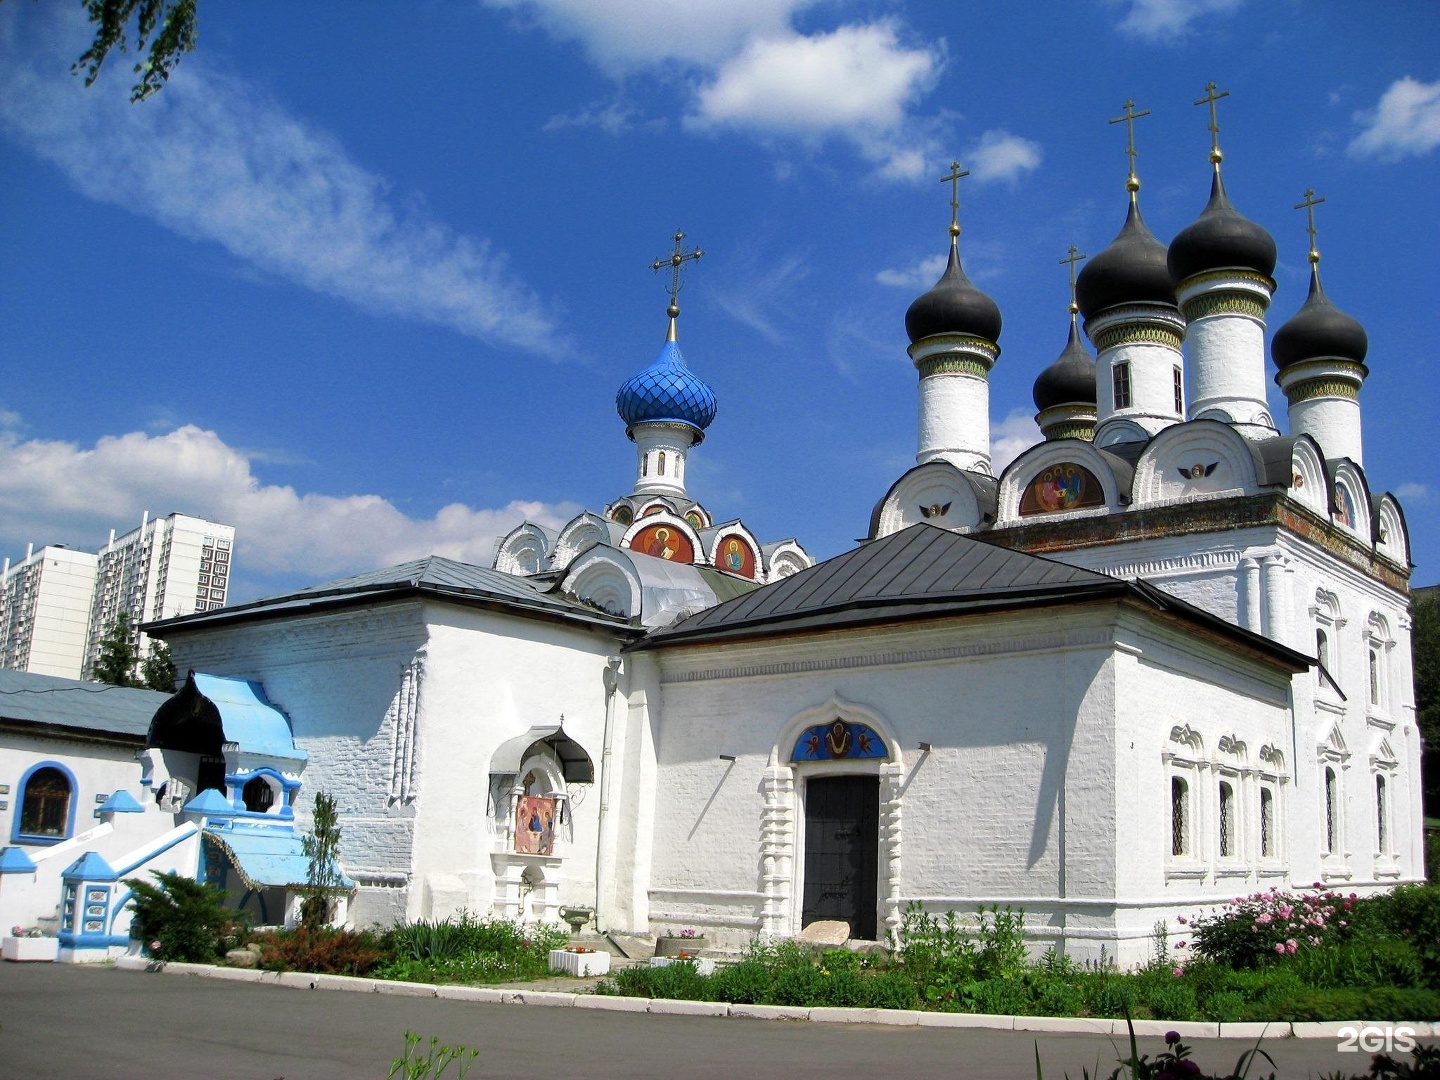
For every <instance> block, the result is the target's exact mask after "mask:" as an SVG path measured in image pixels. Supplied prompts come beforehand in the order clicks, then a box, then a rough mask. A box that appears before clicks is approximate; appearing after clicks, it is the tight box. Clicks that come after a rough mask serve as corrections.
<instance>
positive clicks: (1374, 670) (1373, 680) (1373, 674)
mask: <svg viewBox="0 0 1440 1080" xmlns="http://www.w3.org/2000/svg"><path fill="white" fill-rule="evenodd" d="M1370 704H1371V705H1379V704H1380V653H1379V652H1378V651H1376V650H1375V649H1373V648H1372V649H1371V650H1370Z"/></svg>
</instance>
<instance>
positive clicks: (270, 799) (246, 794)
mask: <svg viewBox="0 0 1440 1080" xmlns="http://www.w3.org/2000/svg"><path fill="white" fill-rule="evenodd" d="M240 795H241V797H242V798H244V800H245V809H246V810H249V811H251V812H252V813H256V814H263V813H265V811H267V810H269V809H270V807H271V806H273V805H274V803H275V792H274V791H273V790H272V789H271V787H270V785H269V784H268V783H266V781H265V778H264V777H263V776H257V777H255V778H254V779H253V780H248V781H246V783H245V786H244V787H243V788H241V789H240Z"/></svg>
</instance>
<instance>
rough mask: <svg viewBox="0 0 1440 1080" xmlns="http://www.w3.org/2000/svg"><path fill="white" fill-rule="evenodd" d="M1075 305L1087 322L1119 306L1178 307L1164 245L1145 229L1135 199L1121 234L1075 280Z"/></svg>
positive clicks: (1086, 265)
mask: <svg viewBox="0 0 1440 1080" xmlns="http://www.w3.org/2000/svg"><path fill="white" fill-rule="evenodd" d="M1075 301H1076V303H1078V304H1079V305H1080V313H1081V314H1082V315H1084V316H1085V318H1087V319H1089V318H1093V317H1094V316H1095V314H1096V313H1097V312H1101V311H1104V310H1105V309H1106V308H1111V307H1115V306H1116V305H1117V304H1169V305H1170V306H1171V307H1174V306H1175V287H1174V286H1173V285H1172V284H1171V283H1170V270H1169V268H1168V267H1167V266H1166V265H1165V245H1164V244H1162V243H1161V242H1160V241H1159V240H1157V239H1155V234H1154V233H1152V232H1151V231H1150V230H1149V229H1148V228H1146V226H1145V221H1144V219H1143V218H1141V217H1140V204H1139V203H1137V202H1135V201H1134V200H1133V199H1132V200H1131V202H1130V212H1129V213H1128V214H1126V215H1125V225H1124V227H1123V228H1121V230H1120V234H1119V235H1118V236H1116V237H1115V239H1114V240H1112V241H1110V246H1109V247H1107V248H1106V249H1105V250H1104V251H1102V252H1100V254H1099V255H1096V256H1095V257H1094V258H1093V259H1091V260H1090V261H1089V262H1087V263H1086V264H1085V268H1084V269H1083V270H1081V271H1080V276H1079V277H1078V278H1076V279H1075Z"/></svg>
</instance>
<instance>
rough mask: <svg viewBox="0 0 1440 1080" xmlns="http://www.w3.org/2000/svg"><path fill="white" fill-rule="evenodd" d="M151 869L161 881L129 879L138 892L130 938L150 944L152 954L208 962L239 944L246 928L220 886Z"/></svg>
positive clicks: (133, 905)
mask: <svg viewBox="0 0 1440 1080" xmlns="http://www.w3.org/2000/svg"><path fill="white" fill-rule="evenodd" d="M150 873H151V874H152V875H153V876H154V878H155V880H156V882H158V884H153V883H151V882H149V881H146V880H145V879H144V878H126V879H125V884H126V885H128V886H130V888H131V890H132V891H133V892H134V894H135V895H134V897H133V898H132V899H131V901H130V903H131V906H132V907H133V908H134V913H133V914H132V915H131V917H130V936H131V937H132V938H135V939H137V940H139V941H143V942H145V947H146V948H147V949H149V950H150V953H151V955H152V956H155V957H157V958H158V959H160V960H196V961H200V962H202V963H203V962H206V961H210V960H214V959H215V958H216V957H217V956H220V955H222V954H223V953H224V951H225V950H226V949H227V948H229V947H230V946H232V945H234V944H237V943H238V939H239V938H240V937H241V936H243V930H242V928H241V927H240V925H239V924H238V923H236V922H235V919H234V913H233V912H231V911H227V910H226V908H225V894H224V893H223V892H222V891H221V890H219V889H217V888H215V887H213V886H211V885H203V884H201V883H200V882H198V881H195V880H193V879H191V878H187V877H185V876H184V875H183V874H174V873H170V874H166V873H162V872H161V871H159V870H151V871H150ZM157 945H158V948H157V947H156V946H157Z"/></svg>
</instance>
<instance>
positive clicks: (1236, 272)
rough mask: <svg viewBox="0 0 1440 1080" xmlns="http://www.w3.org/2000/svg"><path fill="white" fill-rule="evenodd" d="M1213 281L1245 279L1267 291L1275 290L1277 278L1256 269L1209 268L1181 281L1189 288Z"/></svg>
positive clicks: (1181, 284) (1183, 285)
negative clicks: (1267, 275)
mask: <svg viewBox="0 0 1440 1080" xmlns="http://www.w3.org/2000/svg"><path fill="white" fill-rule="evenodd" d="M1212 281H1244V282H1247V283H1248V284H1251V285H1258V286H1259V287H1260V288H1262V289H1264V290H1265V291H1266V292H1267V293H1273V292H1274V291H1275V279H1274V278H1269V277H1266V276H1265V275H1264V274H1260V273H1257V272H1255V271H1254V270H1241V269H1239V268H1232V269H1229V270H1207V271H1205V273H1203V274H1196V275H1194V276H1193V277H1188V278H1186V279H1185V280H1184V281H1182V282H1181V283H1180V286H1181V288H1184V289H1189V288H1193V287H1194V286H1196V285H1207V284H1209V283H1210V282H1212Z"/></svg>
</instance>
